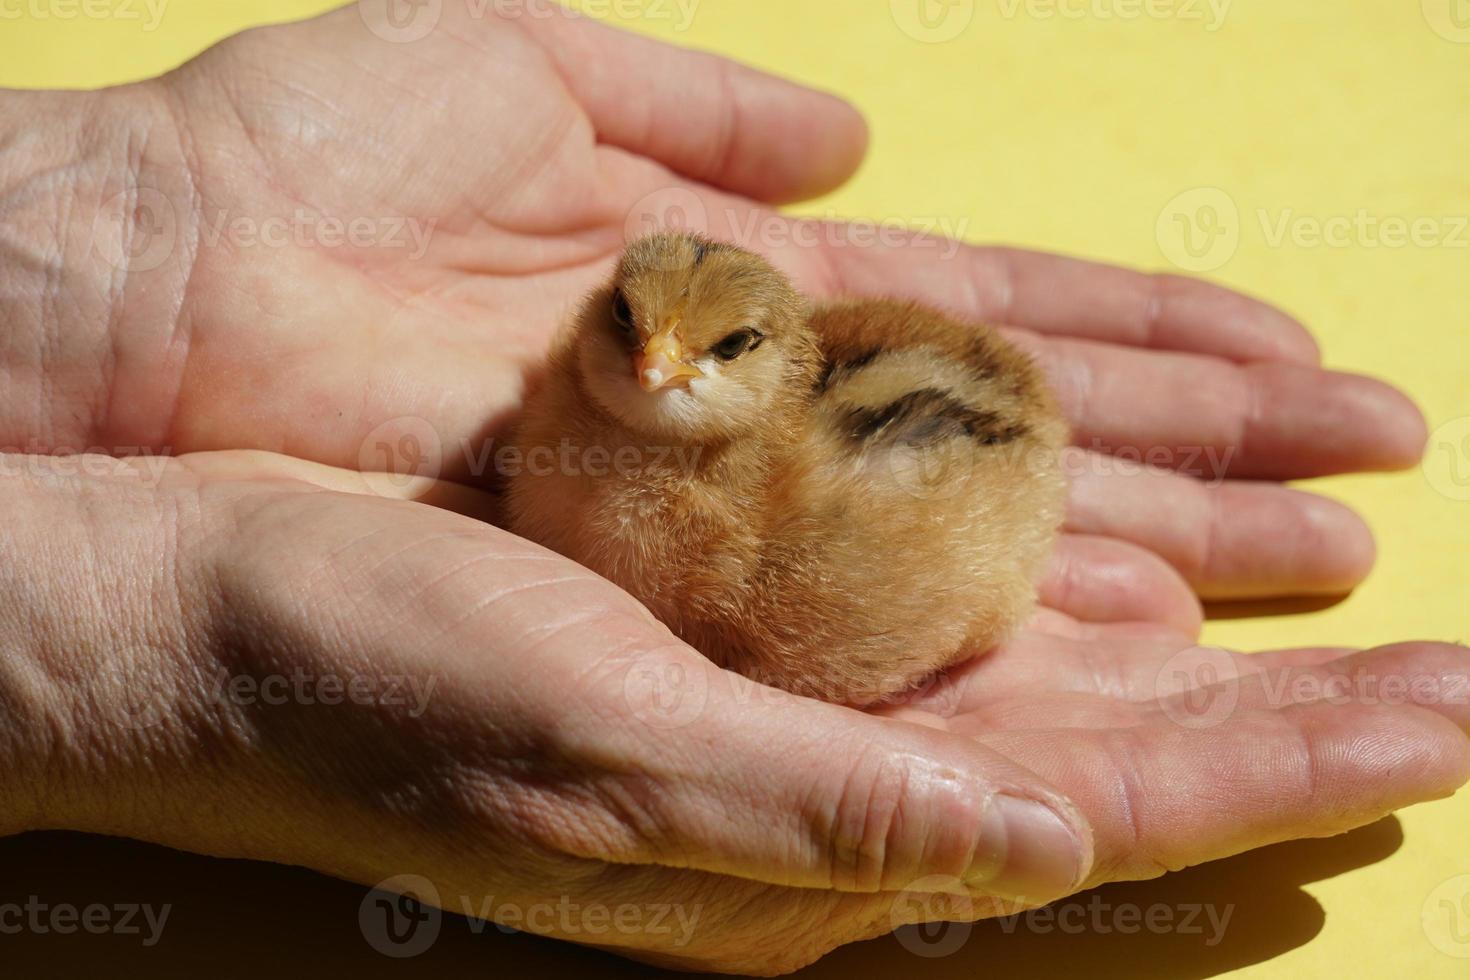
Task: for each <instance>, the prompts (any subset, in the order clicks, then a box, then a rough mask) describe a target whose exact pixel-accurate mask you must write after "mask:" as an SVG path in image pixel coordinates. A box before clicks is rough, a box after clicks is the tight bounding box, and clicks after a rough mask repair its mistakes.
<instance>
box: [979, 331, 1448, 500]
mask: <svg viewBox="0 0 1470 980" xmlns="http://www.w3.org/2000/svg"><path fill="white" fill-rule="evenodd" d="M1008 336H1010V337H1011V338H1012V339H1013V340H1015V341H1016V342H1017V343H1018V344H1020V345H1021V346H1023V347H1024V348H1026V349H1027V350H1030V351H1031V352H1033V353H1034V354H1035V355H1036V357H1037V358H1038V360H1039V361H1040V363H1041V365H1042V366H1043V368H1044V369H1045V370H1046V372H1047V375H1048V377H1049V378H1050V380H1051V382H1052V385H1053V387H1054V389H1055V390H1056V392H1057V395H1058V398H1059V399H1060V401H1061V404H1062V408H1063V411H1064V412H1065V413H1066V415H1067V417H1068V419H1069V420H1070V421H1071V423H1072V427H1073V433H1074V438H1075V441H1076V443H1077V444H1078V445H1080V446H1084V447H1086V448H1089V449H1093V450H1099V451H1103V452H1108V453H1110V454H1112V455H1115V456H1116V455H1127V456H1131V457H1132V458H1135V459H1140V460H1142V461H1143V462H1145V463H1149V464H1151V465H1155V466H1160V467H1168V468H1170V469H1177V470H1180V471H1182V472H1185V473H1189V474H1192V475H1193V474H1200V473H1208V474H1209V475H1211V476H1213V477H1216V478H1220V477H1224V476H1226V475H1229V476H1237V477H1244V478H1249V479H1272V480H1285V479H1302V478H1306V477H1312V476H1324V475H1327V474H1332V473H1344V472H1355V471H1360V470H1396V469H1404V468H1406V467H1409V466H1413V465H1415V464H1416V463H1418V461H1419V458H1420V455H1421V453H1422V452H1423V449H1424V444H1425V442H1426V440H1427V438H1428V436H1427V433H1426V429H1425V424H1424V418H1423V416H1422V415H1421V414H1420V413H1419V410H1418V409H1417V408H1415V407H1414V404H1413V403H1412V402H1410V401H1409V399H1408V398H1407V397H1405V396H1404V395H1403V394H1402V393H1401V392H1399V391H1398V390H1397V389H1395V388H1393V387H1391V386H1389V385H1386V384H1384V383H1383V382H1381V381H1376V380H1374V379H1372V378H1366V377H1362V376H1360V375H1351V374H1339V373H1336V372H1330V371H1319V370H1317V369H1315V368H1306V367H1300V366H1297V365H1290V364H1248V365H1237V364H1229V363H1227V362H1224V361H1221V360H1219V359H1218V358H1213V357H1202V356H1199V355H1196V354H1179V353H1165V352H1160V351H1142V350H1129V349H1126V348H1122V347H1118V346H1115V345H1111V344H1099V343H1095V342H1091V341H1081V340H1066V339H1056V338H1042V337H1038V336H1037V335H1035V334H1030V333H1027V332H1026V331H1010V332H1008Z"/></svg>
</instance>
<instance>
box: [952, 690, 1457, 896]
mask: <svg viewBox="0 0 1470 980" xmlns="http://www.w3.org/2000/svg"><path fill="white" fill-rule="evenodd" d="M980 741H981V742H982V743H984V744H985V745H987V746H989V747H991V748H993V749H995V750H996V751H998V752H1000V753H1002V754H1004V755H1007V756H1009V757H1011V758H1014V759H1016V760H1017V761H1019V762H1020V763H1022V764H1023V765H1025V766H1027V767H1029V768H1031V769H1034V770H1035V771H1037V772H1039V773H1041V774H1042V775H1044V776H1046V777H1048V778H1049V779H1051V780H1052V781H1053V782H1054V783H1056V785H1058V786H1059V787H1062V788H1063V790H1064V791H1065V792H1066V793H1067V794H1068V795H1069V797H1070V798H1071V799H1073V800H1075V801H1076V802H1077V804H1078V806H1079V807H1081V808H1082V810H1083V811H1084V812H1085V813H1086V814H1087V815H1088V818H1089V819H1090V820H1091V821H1092V825H1093V827H1094V831H1095V833H1096V846H1097V873H1096V875H1095V877H1094V883H1097V882H1102V881H1108V880H1120V879H1135V878H1149V877H1154V876H1156V875H1158V874H1160V873H1162V872H1164V871H1172V870H1177V869H1179V868H1183V867H1188V866H1190V865H1194V864H1199V863H1202V862H1204V861H1211V860H1215V859H1217V858H1223V857H1228V856H1230V855H1232V854H1237V853H1240V852H1241V851H1245V850H1250V849H1252V848H1256V847H1262V846H1264V845H1267V844H1272V843H1276V842H1278V841H1282V840H1288V839H1293V838H1298V837H1319V836H1329V835H1332V834H1338V833H1342V832H1344V831H1347V830H1350V829H1352V828H1354V827H1358V826H1362V825H1363V824H1366V823H1370V822H1372V821H1373V820H1376V819H1378V818H1380V817H1382V816H1384V815H1385V814H1387V813H1390V812H1392V811H1393V810H1396V809H1399V808H1401V807H1405V806H1408V805H1410V804H1412V803H1417V802H1421V801H1423V800H1429V799H1438V798H1441V797H1444V796H1448V795H1450V794H1451V793H1453V792H1454V791H1455V790H1456V789H1457V788H1458V787H1459V786H1460V785H1462V784H1463V783H1464V782H1465V780H1466V779H1467V778H1470V742H1467V740H1466V738H1465V735H1464V733H1462V732H1461V731H1460V730H1459V729H1458V728H1456V727H1455V726H1454V725H1453V724H1451V723H1450V722H1448V721H1446V720H1445V719H1444V718H1442V717H1440V716H1439V715H1436V714H1434V713H1433V712H1430V711H1427V710H1425V709H1422V708H1417V707H1412V706H1411V707H1407V708H1386V707H1361V706H1354V707H1351V708H1337V707H1334V706H1332V705H1327V704H1317V705H1302V706H1294V707H1290V708H1286V709H1284V710H1281V711H1261V712H1252V713H1248V714H1244V715H1237V716H1235V717H1232V718H1230V719H1229V720H1228V722H1226V723H1225V724H1221V725H1219V726H1217V727H1213V728H1204V729H1191V728H1186V727H1182V726H1180V725H1177V724H1175V723H1173V722H1172V721H1170V720H1161V721H1158V722H1155V723H1154V724H1150V725H1142V726H1137V727H1132V728H1123V729H1113V730H1103V731H1092V732H1087V733H1085V734H1084V733H1081V732H1079V731H1078V730H1076V729H1066V730H1059V731H1057V732H1052V733H1038V732H1021V733H1002V734H996V735H986V736H981V738H980Z"/></svg>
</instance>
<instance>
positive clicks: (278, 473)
mask: <svg viewBox="0 0 1470 980" xmlns="http://www.w3.org/2000/svg"><path fill="white" fill-rule="evenodd" d="M159 459H161V457H154V458H152V459H150V458H148V457H141V458H134V459H129V460H123V461H121V462H122V463H123V465H126V466H128V467H129V468H131V469H133V470H135V471H136V472H139V473H140V474H146V473H147V471H148V470H149V468H150V467H151V466H154V465H156V463H157V462H158V460H159ZM171 462H173V463H176V464H177V466H179V467H182V468H183V469H185V470H186V471H187V472H188V473H190V474H192V475H193V476H194V477H195V478H196V479H198V480H201V481H205V482H214V481H236V482H238V481H250V482H254V483H261V482H269V481H276V480H279V481H290V482H294V483H305V484H309V485H311V486H314V487H317V488H319V489H322V490H331V491H335V492H337V493H351V494H359V495H363V496H373V497H383V498H385V499H388V500H404V501H415V502H418V503H421V504H427V505H428V506H430V507H437V508H439V509H441V510H447V511H452V512H454V513H456V514H462V515H464V516H466V517H473V518H475V519H476V520H479V521H483V522H485V523H494V521H495V519H496V518H497V516H498V506H497V502H496V499H495V497H494V496H493V495H491V494H489V493H486V492H484V491H482V490H475V489H473V488H471V487H467V486H465V485H463V484H459V483H451V482H448V481H444V480H435V479H432V478H430V477H421V476H407V475H402V476H400V475H397V474H391V473H360V472H358V471H356V470H346V469H340V468H338V467H335V466H327V465H325V464H323V463H314V462H311V461H309V460H304V459H296V458H294V457H291V456H283V455H281V454H279V453H268V452H263V451H260V450H253V449H232V450H221V451H216V452H200V453H188V454H185V455H183V456H178V457H174V459H173V460H172V461H171Z"/></svg>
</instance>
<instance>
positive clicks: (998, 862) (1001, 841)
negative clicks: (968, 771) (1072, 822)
mask: <svg viewBox="0 0 1470 980" xmlns="http://www.w3.org/2000/svg"><path fill="white" fill-rule="evenodd" d="M981 841H982V844H981V853H979V854H976V855H975V861H974V863H973V864H972V866H971V868H970V873H969V874H968V875H966V877H965V883H966V884H967V885H972V886H975V887H978V888H981V889H983V890H985V891H987V892H989V893H991V894H993V895H996V896H998V897H1001V898H1009V899H1014V900H1016V901H1024V902H1027V903H1031V904H1045V903H1046V902H1050V901H1054V900H1055V899H1058V898H1061V897H1063V896H1064V895H1070V894H1071V893H1072V892H1073V891H1075V890H1076V889H1077V886H1078V885H1080V884H1081V878H1082V871H1083V868H1082V861H1083V847H1082V841H1081V840H1080V839H1078V837H1077V834H1076V832H1074V831H1073V830H1072V828H1071V827H1070V826H1069V825H1068V824H1067V822H1066V821H1065V820H1063V819H1062V818H1061V817H1060V816H1058V815H1057V813H1056V811H1055V810H1053V809H1052V808H1051V807H1049V806H1047V805H1045V804H1044V803H1038V802H1036V801H1035V800H1027V799H1022V798H1021V797H1018V796H1005V795H1003V794H997V795H996V796H994V797H992V798H991V800H990V808H989V809H988V810H987V811H986V814H985V822H984V826H983V828H982V831H981Z"/></svg>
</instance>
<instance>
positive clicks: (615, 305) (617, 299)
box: [612, 289, 633, 334]
mask: <svg viewBox="0 0 1470 980" xmlns="http://www.w3.org/2000/svg"><path fill="white" fill-rule="evenodd" d="M612 315H613V322H614V323H616V324H617V325H618V329H619V330H621V331H623V333H626V334H631V333H632V332H633V308H632V307H630V306H629V305H628V297H626V296H624V295H623V291H622V290H621V289H620V290H618V291H617V292H615V293H613V300H612Z"/></svg>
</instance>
